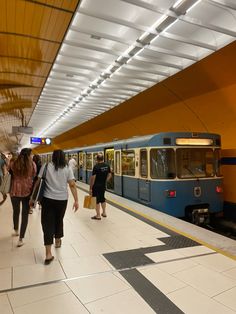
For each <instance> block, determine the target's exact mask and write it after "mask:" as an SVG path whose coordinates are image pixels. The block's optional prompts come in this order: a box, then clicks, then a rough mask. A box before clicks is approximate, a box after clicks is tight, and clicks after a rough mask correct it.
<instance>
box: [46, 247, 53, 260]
mask: <svg viewBox="0 0 236 314" xmlns="http://www.w3.org/2000/svg"><path fill="white" fill-rule="evenodd" d="M51 247H52V245H51V244H50V245H45V249H46V259H50V258H52V252H51Z"/></svg>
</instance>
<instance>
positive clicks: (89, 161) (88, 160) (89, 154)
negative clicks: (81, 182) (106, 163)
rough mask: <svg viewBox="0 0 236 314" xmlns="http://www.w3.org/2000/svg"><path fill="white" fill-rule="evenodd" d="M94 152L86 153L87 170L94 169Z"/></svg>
mask: <svg viewBox="0 0 236 314" xmlns="http://www.w3.org/2000/svg"><path fill="white" fill-rule="evenodd" d="M92 158H93V156H92V153H88V154H87V155H86V168H87V170H92Z"/></svg>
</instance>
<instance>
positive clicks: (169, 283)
mask: <svg viewBox="0 0 236 314" xmlns="http://www.w3.org/2000/svg"><path fill="white" fill-rule="evenodd" d="M138 270H139V272H140V273H141V274H143V275H144V276H145V277H146V278H147V279H148V280H149V281H150V282H151V283H152V284H153V285H154V286H156V287H157V288H158V289H159V290H161V291H162V292H163V293H164V294H166V293H169V292H171V291H175V290H177V289H180V288H183V287H185V286H186V284H185V283H184V282H182V281H180V280H178V279H176V278H175V277H173V276H171V275H169V274H167V273H166V272H164V271H162V270H160V269H158V267H157V266H150V267H144V268H141V269H138Z"/></svg>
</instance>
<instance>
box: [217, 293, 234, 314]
mask: <svg viewBox="0 0 236 314" xmlns="http://www.w3.org/2000/svg"><path fill="white" fill-rule="evenodd" d="M214 299H215V300H217V301H219V302H220V303H222V304H224V305H225V306H228V307H229V308H231V309H232V310H234V311H235V313H236V287H234V288H232V289H230V290H227V291H225V292H223V293H221V294H219V295H217V296H216V297H214Z"/></svg>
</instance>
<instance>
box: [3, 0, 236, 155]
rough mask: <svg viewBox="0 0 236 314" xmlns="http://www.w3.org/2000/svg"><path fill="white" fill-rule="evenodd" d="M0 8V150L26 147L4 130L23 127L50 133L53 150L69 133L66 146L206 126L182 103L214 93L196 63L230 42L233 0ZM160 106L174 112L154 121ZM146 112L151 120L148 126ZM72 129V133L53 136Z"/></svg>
mask: <svg viewBox="0 0 236 314" xmlns="http://www.w3.org/2000/svg"><path fill="white" fill-rule="evenodd" d="M0 5H1V8H0V9H1V14H2V16H3V19H0V27H1V28H0V29H1V30H2V31H1V32H0V36H2V39H3V43H4V45H1V46H0V47H1V48H0V51H1V52H0V61H1V69H2V73H1V76H2V88H1V92H2V97H1V102H0V118H1V119H2V123H1V129H0V130H1V131H0V132H1V133H2V135H1V136H2V140H1V142H2V143H3V142H4V144H5V147H6V146H8V147H10V146H12V144H13V143H14V141H15V142H16V141H18V142H19V141H20V144H21V145H27V146H28V145H29V136H27V135H23V136H22V134H18V133H17V134H16V136H15V138H14V136H13V134H11V131H12V130H11V128H12V126H13V125H15V126H19V125H22V126H29V127H33V130H34V133H33V136H48V137H53V138H55V139H54V143H55V145H57V143H59V142H58V139H60V140H62V139H64V144H63V143H61V144H62V145H64V146H65V147H66V146H67V147H68V145H70V144H72V143H70V144H69V143H68V136H70V135H69V134H73V136H76V137H75V138H78V136H79V138H80V140H76V139H74V142H75V143H74V144H76V143H78V145H80V144H82V143H83V144H84V143H87V142H88V141H90V142H89V143H91V142H94V141H95V139H98V141H101V140H103V139H105V140H106V139H107V138H109V139H110V138H111V137H112V138H114V137H124V136H126V137H127V136H130V135H134V134H135V135H137V134H143V133H149V132H151V133H152V132H153V131H154V132H157V131H159V130H161V129H163V127H167V128H168V129H173V128H175V129H176V128H177V127H178V128H179V130H180V129H181V128H183V129H193V128H195V127H196V128H199V129H202V128H203V129H206V128H209V127H208V120H207V118H206V116H205V115H209V114H212V112H208V111H206V110H203V108H201V110H200V108H199V107H198V105H196V104H195V107H196V108H194V105H192V103H193V102H194V99H195V100H196V102H197V104H198V101H197V97H198V96H199V95H203V94H204V95H207V94H208V92H210V91H212V90H213V89H214V88H215V87H216V89H217V84H218V83H216V82H215V80H214V78H213V80H211V79H210V77H209V78H208V77H207V76H208V75H209V76H211V74H210V73H208V72H205V71H203V69H201V64H205V63H204V61H205V60H211V57H212V56H214V55H215V54H218V52H216V51H217V50H219V52H221V50H222V47H224V46H226V45H227V44H229V43H231V42H233V41H234V39H235V36H236V23H235V20H236V4H235V1H234V0H96V1H92V0H82V1H80V2H79V4H78V1H63V0H57V1H53V0H48V1H46V0H45V1H43V0H40V1H33V0H28V1H27V0H20V1H18V0H12V1H7V0H3V1H2V2H1V4H0ZM73 13H74V15H73ZM72 16H73V19H72ZM68 27H69V28H68ZM67 28H68V30H67ZM66 30H67V32H66ZM61 43H62V44H61ZM1 49H2V50H1ZM212 53H213V54H212ZM211 54H212V55H211ZM209 55H211V56H210V57H207V56H209ZM206 57H207V58H206ZM204 58H205V59H204ZM201 59H203V60H202V61H203V63H202V61H200V60H201ZM206 68H207V67H206ZM191 69H195V71H197V72H194V73H191ZM189 70H190V72H188V71H189ZM227 71H231V67H230V66H229V67H228V69H227ZM184 73H185V74H184ZM186 73H187V74H186ZM188 73H191V75H188ZM213 73H214V68H213ZM221 74H222V73H221ZM222 75H223V77H224V76H225V75H224V74H222ZM204 76H205V77H204ZM184 77H187V79H186V80H187V82H186V80H185V79H184ZM194 77H197V78H198V81H199V82H200V83H196V82H195V81H194ZM176 78H177V80H176ZM201 78H203V81H206V83H205V84H201ZM205 79H206V80H205ZM227 80H228V76H227V75H226V81H227ZM184 82H185V83H184ZM183 84H184V85H183ZM215 84H216V85H215ZM220 89H221V86H220V85H218V90H220ZM193 90H194V92H193ZM39 95H40V96H39ZM141 99H142V105H141V106H140V105H139V101H140V100H141ZM190 99H191V101H190ZM187 100H188V101H187ZM118 105H119V106H118ZM165 108H168V110H169V109H170V110H173V113H174V115H175V116H174V118H171V119H170V118H169V119H167V121H166V123H163V122H164V120H163V119H164V117H165V119H166V118H168V114H167V115H165V113H164V112H165V110H166V109H165ZM149 112H152V114H150V116H149ZM168 112H169V113H170V111H168ZM180 112H181V114H180ZM154 113H155V114H154ZM176 114H177V115H178V114H179V115H181V116H180V117H179V118H177V119H176ZM154 116H155V117H156V116H159V117H162V118H161V121H159V122H158V123H155V120H153V117H154ZM145 119H147V120H145ZM111 120H113V123H112V125H111ZM123 120H125V121H127V122H123ZM102 121H103V122H102ZM106 121H107V122H106ZM128 121H129V124H128ZM140 121H142V124H140ZM145 121H146V122H145ZM149 121H150V123H149ZM178 121H179V123H178ZM189 121H192V123H191V125H190V122H189ZM101 124H102V125H101ZM78 125H79V126H78ZM75 126H78V127H77V128H76V129H75V130H77V131H75V130H72V131H71V132H70V133H66V134H65V135H59V134H62V133H63V132H65V131H68V130H69V129H71V128H73V127H75ZM121 126H122V128H121ZM132 126H133V127H132ZM95 129H99V130H101V131H100V132H96V131H95ZM86 130H87V131H86ZM78 131H79V132H80V133H79V134H78V133H77V132H78ZM90 131H91V132H92V133H93V134H90V135H91V136H90V135H88V134H89V132H90ZM94 131H95V132H94ZM86 132H87V133H86ZM85 134H86V138H83V136H84V135H85ZM92 135H93V136H92ZM70 138H71V137H70ZM82 138H83V139H82ZM69 142H70V141H69ZM66 143H67V144H66ZM74 144H73V145H74ZM0 150H1V148H0Z"/></svg>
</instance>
